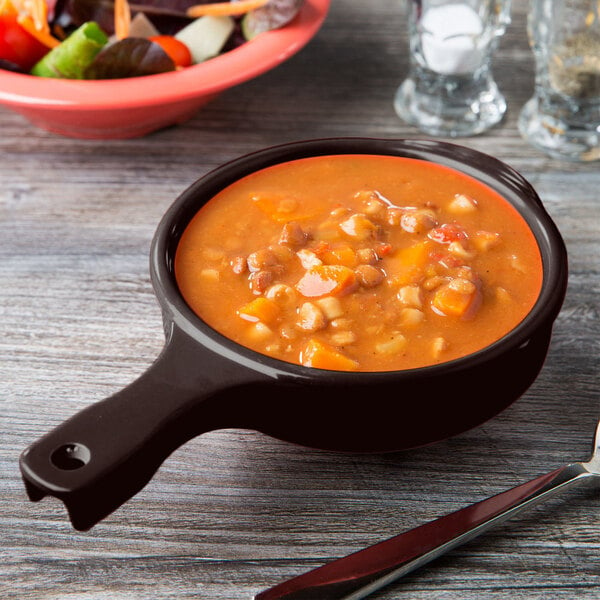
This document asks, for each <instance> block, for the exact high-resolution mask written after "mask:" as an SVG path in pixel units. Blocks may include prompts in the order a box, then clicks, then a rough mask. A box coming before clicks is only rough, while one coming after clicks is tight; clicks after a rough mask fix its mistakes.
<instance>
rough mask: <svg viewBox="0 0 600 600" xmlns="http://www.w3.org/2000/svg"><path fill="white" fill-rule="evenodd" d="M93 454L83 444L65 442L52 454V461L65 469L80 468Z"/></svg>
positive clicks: (59, 467) (56, 465)
mask: <svg viewBox="0 0 600 600" xmlns="http://www.w3.org/2000/svg"><path fill="white" fill-rule="evenodd" d="M91 458H92V454H91V452H90V451H89V449H88V448H86V447H85V446H84V445H83V444H78V443H73V444H63V445H62V446H60V447H59V448H57V449H56V450H55V451H54V452H53V453H52V455H51V456H50V462H51V463H52V464H53V465H54V466H55V467H57V468H58V469H61V470H63V471H74V470H75V469H80V468H81V467H84V466H85V465H87V464H88V463H89V462H90V459H91Z"/></svg>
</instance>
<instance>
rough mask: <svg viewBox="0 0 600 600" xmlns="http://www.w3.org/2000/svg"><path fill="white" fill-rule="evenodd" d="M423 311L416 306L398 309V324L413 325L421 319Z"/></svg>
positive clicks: (423, 316)
mask: <svg viewBox="0 0 600 600" xmlns="http://www.w3.org/2000/svg"><path fill="white" fill-rule="evenodd" d="M424 318H425V313H424V312H423V311H422V310H419V309H418V308H403V309H402V310H401V311H400V319H399V322H400V325H403V326H404V327H414V326H415V325H418V324H419V323H421V322H422V321H423V319H424Z"/></svg>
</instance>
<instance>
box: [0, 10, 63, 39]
mask: <svg viewBox="0 0 600 600" xmlns="http://www.w3.org/2000/svg"><path fill="white" fill-rule="evenodd" d="M0 12H1V13H3V14H12V15H14V16H16V19H17V23H18V24H19V25H20V26H21V27H22V28H23V29H24V30H25V31H27V33H29V35H31V36H32V37H34V38H35V39H36V40H38V42H40V44H43V45H44V46H46V47H47V48H54V47H55V46H58V45H59V44H60V41H59V40H57V39H56V38H55V37H53V36H52V34H51V33H50V25H48V6H47V4H46V0H4V1H3V2H2V4H1V6H0Z"/></svg>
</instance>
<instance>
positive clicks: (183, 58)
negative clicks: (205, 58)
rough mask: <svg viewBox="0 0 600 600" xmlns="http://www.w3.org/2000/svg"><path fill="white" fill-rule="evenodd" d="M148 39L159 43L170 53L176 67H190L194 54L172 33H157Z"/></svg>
mask: <svg viewBox="0 0 600 600" xmlns="http://www.w3.org/2000/svg"><path fill="white" fill-rule="evenodd" d="M148 39H149V40H150V41H151V42H154V43H155V44H158V45H159V46H160V47H161V48H162V49H163V50H164V51H165V52H166V53H167V54H168V55H169V57H170V59H171V60H172V61H173V62H174V63H175V66H176V67H189V66H190V65H191V64H192V54H191V52H190V50H189V48H188V47H187V46H186V45H185V44H184V43H183V42H181V41H180V40H178V39H177V38H174V37H173V36H172V35H155V36H152V37H150V38H148Z"/></svg>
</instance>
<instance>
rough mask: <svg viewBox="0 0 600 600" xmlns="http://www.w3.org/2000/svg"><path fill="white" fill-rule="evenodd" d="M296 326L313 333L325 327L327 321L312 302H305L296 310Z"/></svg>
mask: <svg viewBox="0 0 600 600" xmlns="http://www.w3.org/2000/svg"><path fill="white" fill-rule="evenodd" d="M297 324H298V327H299V328H300V329H303V330H304V331H311V332H315V331H319V330H320V329H325V327H327V319H326V318H325V315H324V314H323V311H322V310H321V309H320V308H319V307H318V306H317V305H316V304H315V303H314V302H305V303H304V304H302V306H300V309H299V310H298V323H297Z"/></svg>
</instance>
